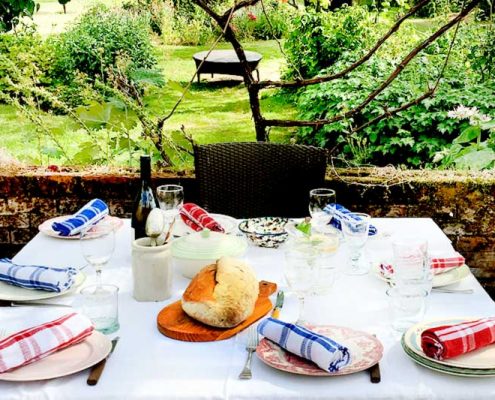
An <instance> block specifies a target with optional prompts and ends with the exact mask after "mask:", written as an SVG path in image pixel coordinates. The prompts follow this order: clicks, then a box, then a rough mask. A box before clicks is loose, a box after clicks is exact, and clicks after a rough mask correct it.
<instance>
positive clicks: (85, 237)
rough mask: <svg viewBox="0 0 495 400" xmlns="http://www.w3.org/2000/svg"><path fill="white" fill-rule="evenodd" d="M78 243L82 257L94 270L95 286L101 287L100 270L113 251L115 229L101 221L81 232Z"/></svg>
mask: <svg viewBox="0 0 495 400" xmlns="http://www.w3.org/2000/svg"><path fill="white" fill-rule="evenodd" d="M80 243H81V250H82V255H83V257H84V259H85V260H86V261H87V262H88V263H89V264H90V265H91V266H92V267H93V268H94V269H95V271H96V279H97V286H98V287H101V286H102V282H101V270H102V268H103V267H104V266H105V265H106V264H107V263H108V261H109V260H110V258H111V257H112V254H113V251H114V249H115V227H114V226H113V225H112V224H111V223H109V222H106V221H101V222H99V223H98V224H97V225H95V226H93V227H90V228H88V229H86V230H84V231H82V232H81V234H80Z"/></svg>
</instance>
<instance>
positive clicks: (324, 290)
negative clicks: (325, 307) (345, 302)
mask: <svg viewBox="0 0 495 400" xmlns="http://www.w3.org/2000/svg"><path fill="white" fill-rule="evenodd" d="M312 242H313V246H315V251H316V252H317V254H316V277H317V279H315V283H314V285H313V291H312V292H313V294H315V295H326V294H329V293H330V290H331V289H332V287H333V285H334V283H335V280H336V279H337V274H338V265H339V257H338V256H337V253H338V250H339V244H340V239H339V237H338V236H337V235H328V234H327V235H314V236H313V239H312Z"/></svg>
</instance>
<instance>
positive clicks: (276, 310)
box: [272, 290, 284, 319]
mask: <svg viewBox="0 0 495 400" xmlns="http://www.w3.org/2000/svg"><path fill="white" fill-rule="evenodd" d="M283 305H284V291H283V290H279V291H278V293H277V300H276V301H275V307H274V308H273V311H272V317H273V318H277V319H278V317H280V310H281V309H282V307H283Z"/></svg>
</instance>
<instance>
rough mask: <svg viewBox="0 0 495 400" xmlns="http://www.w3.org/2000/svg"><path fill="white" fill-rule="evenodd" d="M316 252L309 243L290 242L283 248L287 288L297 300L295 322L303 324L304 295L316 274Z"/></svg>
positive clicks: (311, 285)
mask: <svg viewBox="0 0 495 400" xmlns="http://www.w3.org/2000/svg"><path fill="white" fill-rule="evenodd" d="M316 257H317V252H316V251H315V249H314V248H313V247H312V246H310V245H305V244H297V243H290V244H288V245H287V249H286V250H285V268H284V276H285V280H286V281H287V284H288V285H289V288H290V289H291V290H292V291H293V292H294V293H295V294H296V296H297V298H298V300H299V313H298V318H297V322H296V324H298V325H304V324H305V323H306V321H305V320H304V300H305V295H306V294H307V293H308V292H309V290H310V289H312V287H313V284H314V280H315V274H316V268H317V264H316Z"/></svg>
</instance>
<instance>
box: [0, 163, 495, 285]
mask: <svg viewBox="0 0 495 400" xmlns="http://www.w3.org/2000/svg"><path fill="white" fill-rule="evenodd" d="M138 181H139V180H138V176H137V175H136V174H133V173H122V172H121V173H112V174H109V173H105V174H103V173H102V174H98V173H90V172H59V173H48V172H45V171H37V170H33V171H25V172H23V173H17V174H7V173H4V174H2V173H1V172H0V257H2V256H11V255H13V254H15V252H17V251H18V250H19V249H20V248H21V247H22V246H23V245H24V244H25V243H26V242H27V241H29V240H30V239H31V238H32V237H33V236H34V235H35V234H36V233H37V227H38V225H39V224H40V223H41V222H42V221H44V220H46V219H47V218H50V217H53V216H56V215H61V214H68V213H72V212H74V211H76V210H77V209H78V208H79V207H80V206H82V205H83V204H85V203H86V202H87V201H88V200H90V199H92V198H94V197H100V198H102V199H104V200H105V201H107V202H108V204H109V206H110V209H111V214H113V215H117V216H123V217H129V215H130V212H131V206H132V202H133V197H134V195H135V193H136V192H137V189H138V187H137V185H138ZM163 183H179V184H182V185H183V186H184V188H185V196H186V200H187V201H193V202H194V201H196V199H197V189H196V182H195V180H194V176H193V175H192V174H188V173H181V174H178V173H174V174H171V173H167V174H161V175H159V176H156V175H155V177H154V182H153V184H154V185H155V186H157V185H159V184H163ZM327 184H328V186H329V187H332V188H334V189H336V190H337V196H338V201H339V202H340V203H342V204H345V205H346V206H347V207H348V208H351V209H359V210H361V211H365V212H369V213H370V214H371V215H372V216H376V217H431V218H433V219H434V220H435V222H436V223H437V224H438V225H439V226H440V227H441V228H442V229H443V230H444V232H445V233H446V234H447V235H448V236H449V238H450V239H451V240H452V242H453V245H454V247H455V248H456V249H457V250H459V251H460V252H461V253H462V254H463V255H464V256H465V257H466V258H467V260H468V263H469V266H470V267H471V268H472V270H473V272H474V273H475V274H476V275H477V276H478V277H479V278H480V280H481V281H482V282H483V283H484V284H487V285H489V286H491V287H493V288H495V229H494V228H495V208H494V205H495V177H494V176H492V175H488V176H483V175H477V176H473V175H466V174H454V173H442V172H425V171H416V172H410V171H409V172H407V171H404V172H400V171H397V170H395V169H370V170H344V171H333V173H332V174H329V176H328V179H327Z"/></svg>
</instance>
